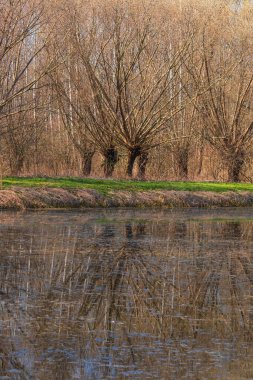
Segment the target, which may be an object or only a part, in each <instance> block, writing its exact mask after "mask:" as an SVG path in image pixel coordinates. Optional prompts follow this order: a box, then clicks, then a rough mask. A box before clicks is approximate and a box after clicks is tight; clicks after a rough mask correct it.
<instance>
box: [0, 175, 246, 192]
mask: <svg viewBox="0 0 253 380" xmlns="http://www.w3.org/2000/svg"><path fill="white" fill-rule="evenodd" d="M11 187H33V188H35V187H37V188H38V187H51V188H52V187H54V188H65V189H71V188H72V189H94V190H97V191H98V192H100V193H103V194H106V193H108V192H110V191H117V190H126V191H151V190H178V191H180V190H187V191H214V192H224V191H253V184H251V183H222V182H188V181H185V182H184V181H136V180H114V179H93V178H71V177H64V178H36V177H5V178H4V179H3V183H2V188H3V189H9V188H11Z"/></svg>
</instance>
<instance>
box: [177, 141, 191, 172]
mask: <svg viewBox="0 0 253 380" xmlns="http://www.w3.org/2000/svg"><path fill="white" fill-rule="evenodd" d="M176 161H177V166H178V176H179V178H180V179H188V163H189V147H188V146H186V147H181V148H179V149H178V152H176Z"/></svg>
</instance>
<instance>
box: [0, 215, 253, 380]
mask: <svg viewBox="0 0 253 380" xmlns="http://www.w3.org/2000/svg"><path fill="white" fill-rule="evenodd" d="M252 359H253V213H252V211H251V210H246V209H233V210H232V209H227V210H226V209H223V210H221V209H220V210H219V209H218V210H215V211H203V210H202V211H201V210H197V209H194V210H187V211H169V210H167V211H154V210H153V211H147V210H143V211H140V210H123V209H118V210H110V209H108V210H96V211H94V210H86V211H82V212H77V211H67V212H66V211H49V212H26V213H16V212H1V213H0V379H36V380H37V379H39V380H40V379H43V380H44V379H45V380H51V379H52V380H54V379H57V380H58V379H66V380H69V379H88V380H89V379H134V380H136V379H253V360H252Z"/></svg>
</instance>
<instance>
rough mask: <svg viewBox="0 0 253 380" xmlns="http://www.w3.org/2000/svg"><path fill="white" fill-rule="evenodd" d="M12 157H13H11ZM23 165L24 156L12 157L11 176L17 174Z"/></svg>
mask: <svg viewBox="0 0 253 380" xmlns="http://www.w3.org/2000/svg"><path fill="white" fill-rule="evenodd" d="M13 158H14V157H13ZM23 166H24V158H23V157H19V158H14V160H13V162H12V163H11V174H12V175H13V176H19V175H20V173H21V171H22V169H23Z"/></svg>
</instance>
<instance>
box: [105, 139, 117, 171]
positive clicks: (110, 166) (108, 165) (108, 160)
mask: <svg viewBox="0 0 253 380" xmlns="http://www.w3.org/2000/svg"><path fill="white" fill-rule="evenodd" d="M118 160H119V157H118V152H117V150H116V148H115V147H114V146H112V147H110V148H108V149H107V150H106V151H105V152H104V175H105V177H111V176H112V174H113V171H114V168H115V165H116V163H117V162H118Z"/></svg>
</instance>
